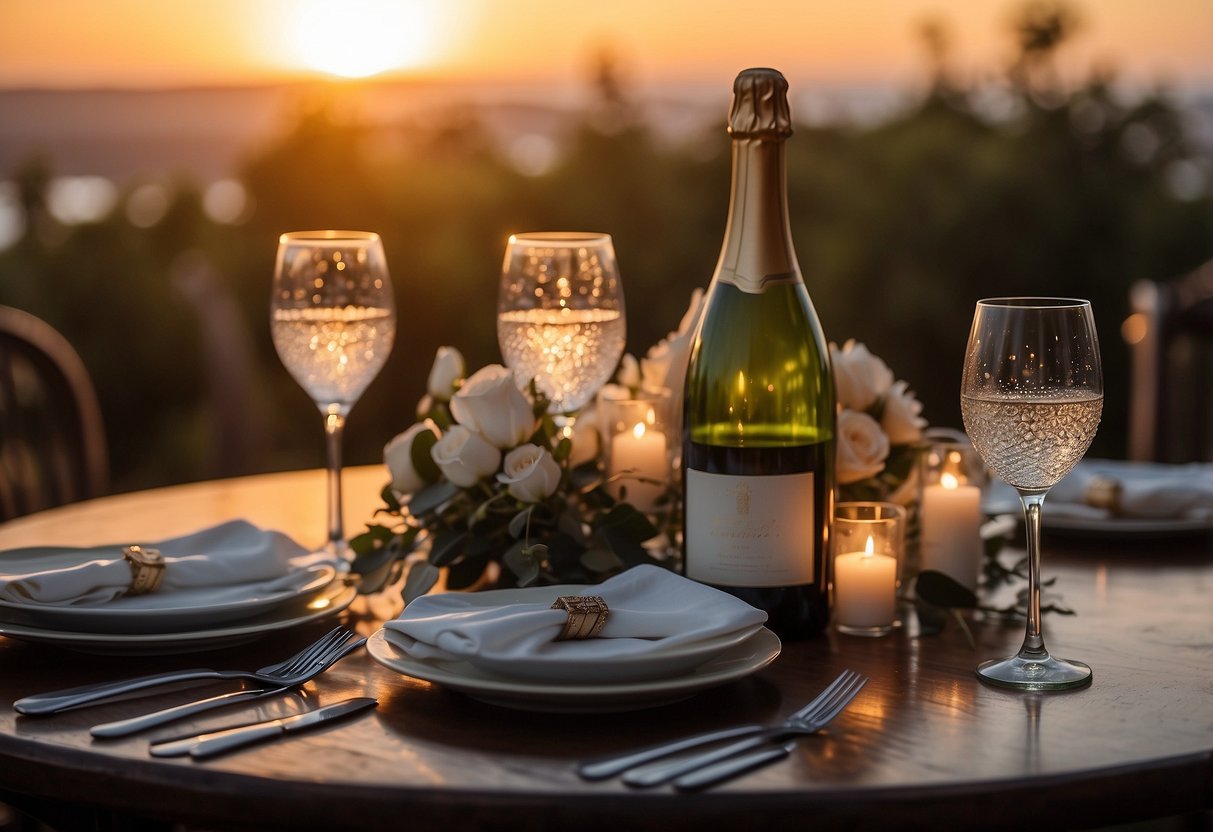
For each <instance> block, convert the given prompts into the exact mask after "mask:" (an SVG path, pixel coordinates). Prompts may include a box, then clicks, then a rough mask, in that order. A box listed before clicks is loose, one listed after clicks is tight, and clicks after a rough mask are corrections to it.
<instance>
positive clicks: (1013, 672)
mask: <svg viewBox="0 0 1213 832" xmlns="http://www.w3.org/2000/svg"><path fill="white" fill-rule="evenodd" d="M977 677H978V678H979V679H981V680H982V681H983V682H987V683H989V684H991V685H997V686H998V687H1002V688H1014V689H1015V690H1069V689H1071V688H1080V687H1083V686H1084V685H1089V684H1091V678H1092V674H1091V668H1090V667H1088V666H1087V665H1085V664H1083V663H1082V662H1075V661H1068V660H1066V659H1057V658H1054V657H1053V656H1050V655H1049V654H1048V653H1046V654H1044V657H1043V658H1037V657H1033V658H1024V657H1023V656H1009V657H1007V658H1005V659H991V660H990V661H988V662H982V663H981V664H979V665H978V666H977Z"/></svg>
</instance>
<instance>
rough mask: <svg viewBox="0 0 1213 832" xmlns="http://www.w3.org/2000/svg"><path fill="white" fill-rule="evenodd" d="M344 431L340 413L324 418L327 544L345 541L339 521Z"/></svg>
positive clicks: (342, 418)
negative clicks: (327, 517)
mask: <svg viewBox="0 0 1213 832" xmlns="http://www.w3.org/2000/svg"><path fill="white" fill-rule="evenodd" d="M344 431H345V417H344V416H342V415H341V414H340V413H326V414H325V416H324V438H325V449H326V455H325V456H326V460H327V462H328V474H327V479H328V514H329V543H330V544H331V545H337V544H341V543H344V541H345V529H344V528H343V524H342V521H341V435H342V433H343V432H344Z"/></svg>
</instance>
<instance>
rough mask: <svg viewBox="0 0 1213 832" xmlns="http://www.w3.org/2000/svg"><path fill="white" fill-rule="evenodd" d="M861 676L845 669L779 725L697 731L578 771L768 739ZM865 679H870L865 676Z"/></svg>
mask: <svg viewBox="0 0 1213 832" xmlns="http://www.w3.org/2000/svg"><path fill="white" fill-rule="evenodd" d="M858 678H862V677H860V676H859V674H858V673H856V672H855V671H853V670H844V671H843V672H842V673H840V674H839V675H838V678H837V679H835V680H834V681H833V682H831V683H830V684H829V685H827V686H826V688H825V690H823V691H822V692H821V693H820V694H818V695H817V697H816V698H815V699H813V701H812V702H810V703H808V704H807V705H805V706H804V707H803V708H801V709H800V710H798V711H796V712H795V713H794V714H792V715H791V716H789V717H788V718H787V719H785V720H784V721H783V722H782V723H780V724H779V725H774V726H772V725H761V724H755V725H739V726H737V727H735V728H724V729H721V730H719V731H709V732H707V733H704V734H695V735H693V736H690V737H683V738H682V739H679V740H674V741H673V742H666V743H661V744H660V745H654V746H649V747H647V748H641V749H639V750H636V751H629V752H626V753H624V754H617V755H613V756H610V757H603V758H600V759H596V760H588V761H586V762H583V763H580V764H579V765H578V766H577V773H578V774H580V775H581V777H582V778H583V779H585V780H605V779H606V778H608V777H614V776H615V775H616V774H622V773H623V772H625V771H627V770H628V769H631V768H635V767H637V766H640V765H643V764H644V763H648V762H651V761H653V760H659V759H661V758H662V757H668V756H670V755H672V754H678V753H679V752H682V751H690V750H691V749H693V748H698V747H699V746H701V745H710V744H712V743H717V742H723V741H724V740H733V739H737V738H739V737H749V736H758V735H762V736H763V737H764V739H765V738H769V737H770V736H773V735H775V734H777V733H778V732H779V731H782V730H784V729H785V728H786V727H787V726H789V725H794V724H796V723H797V722H798V721H799V720H801V719H804V718H805V716H806V715H807V714H809V713H811V712H812V711H813V710H814V709H815V708H817V707H819V706H820V705H821V704H822V703H824V702H826V701H827V700H828V699H829V698H830V697H831V696H833V695H834V694H835V693H837V692H838V691H839V690H840V689H842V688H843V687H844V686H845V685H847V684H849V683H851V682H852V681H853V680H854V679H858ZM864 681H867V680H866V679H864Z"/></svg>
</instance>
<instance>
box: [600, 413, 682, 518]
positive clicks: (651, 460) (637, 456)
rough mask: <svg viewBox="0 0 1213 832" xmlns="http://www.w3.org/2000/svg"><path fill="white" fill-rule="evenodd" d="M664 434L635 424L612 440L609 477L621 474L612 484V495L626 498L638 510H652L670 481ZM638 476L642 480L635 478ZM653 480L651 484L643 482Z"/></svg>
mask: <svg viewBox="0 0 1213 832" xmlns="http://www.w3.org/2000/svg"><path fill="white" fill-rule="evenodd" d="M666 459H667V457H666V441H665V434H664V433H662V432H661V431H659V430H655V429H653V428H652V427H648V426H646V425H645V424H644V423H643V422H638V423H637V424H636V426H635V427H634V428H632V429H631V430H625V431H623V432H621V433H617V434H615V436H614V437H613V438H612V439H611V469H610V471H609V472H608V473H609V474H610V475H611V476H616V475H622V476H620V478H619V479H616V480H614V481H613V482H612V483H611V493H612V494H614V495H615V497H616V499H618V498H619V496H620V494H621V492H623V491H626V492H627V493H626V495H625V498H626V500H627V501H628V502H629V503H631V504H632V505H633V506H635V507H636V508H638V509H639V510H641V511H651V510H652V509H653V507H654V506H655V505H656V503H657V499H658V498H659V497H660V496H661V495H662V494H663V493H664V492H665V484H666V481H667V480H668V479H669V471H668V467H669V466H668V465H667V462H666ZM638 477H640V478H643V479H637V478H638ZM646 480H653V482H646Z"/></svg>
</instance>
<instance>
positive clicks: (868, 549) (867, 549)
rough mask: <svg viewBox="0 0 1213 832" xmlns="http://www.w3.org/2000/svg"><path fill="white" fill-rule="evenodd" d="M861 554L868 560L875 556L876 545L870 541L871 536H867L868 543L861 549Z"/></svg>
mask: <svg viewBox="0 0 1213 832" xmlns="http://www.w3.org/2000/svg"><path fill="white" fill-rule="evenodd" d="M863 553H864V556H865V557H869V558H870V557H872V556H873V555H875V554H876V544H875V542H873V540H872V535H868V543H867V545H866V546H864V547H863Z"/></svg>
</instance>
